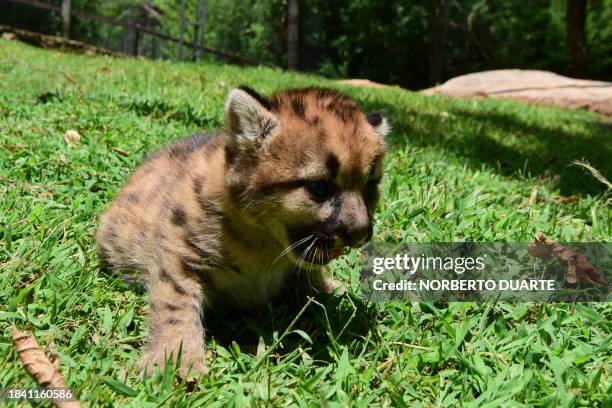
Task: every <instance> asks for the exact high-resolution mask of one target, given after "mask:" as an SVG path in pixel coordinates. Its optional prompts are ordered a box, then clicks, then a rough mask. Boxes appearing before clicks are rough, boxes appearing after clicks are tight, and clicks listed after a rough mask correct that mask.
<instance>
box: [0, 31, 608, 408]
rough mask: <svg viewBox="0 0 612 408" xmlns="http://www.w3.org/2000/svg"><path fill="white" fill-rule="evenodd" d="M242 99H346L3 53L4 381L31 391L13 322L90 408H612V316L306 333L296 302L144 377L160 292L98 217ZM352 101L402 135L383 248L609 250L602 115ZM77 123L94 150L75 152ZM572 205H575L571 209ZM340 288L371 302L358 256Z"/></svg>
mask: <svg viewBox="0 0 612 408" xmlns="http://www.w3.org/2000/svg"><path fill="white" fill-rule="evenodd" d="M239 84H248V85H250V86H252V87H254V88H256V89H258V90H261V91H263V92H271V91H273V90H276V89H280V88H286V87H294V86H304V85H312V84H318V85H333V84H332V83H331V82H329V81H326V80H323V79H321V78H318V77H313V76H306V75H298V74H291V73H285V72H281V71H274V70H270V69H263V68H238V67H232V66H221V65H213V64H197V65H196V64H185V63H183V64H179V63H167V62H150V61H142V60H138V59H110V58H92V57H85V56H77V55H67V54H61V53H57V52H52V51H43V50H37V49H33V48H30V47H28V46H24V45H20V44H18V43H15V42H9V41H5V40H0V144H1V146H0V190H1V198H0V228H1V230H0V239H1V240H0V270H1V272H0V273H1V277H2V279H1V281H0V309H1V310H2V311H1V312H0V366H1V367H2V369H1V370H0V387H24V386H33V382H32V381H31V380H30V379H29V378H28V377H27V375H26V373H25V372H24V370H23V368H22V367H21V365H20V363H19V362H18V359H17V356H16V354H15V352H14V351H13V349H12V346H11V340H10V326H11V324H13V323H15V324H16V325H17V326H18V327H19V328H22V329H28V330H31V331H33V333H34V334H35V335H36V336H37V338H38V340H39V341H40V342H41V343H42V344H43V345H44V346H45V347H47V348H52V349H54V350H56V351H57V352H58V353H59V354H60V356H61V363H62V371H63V373H64V375H65V377H66V378H67V381H68V383H69V385H70V386H71V387H73V388H74V389H76V391H77V394H78V396H79V398H80V399H81V400H82V401H86V402H88V403H89V404H90V405H91V406H100V405H103V406H104V405H106V406H108V405H112V404H115V405H117V406H119V405H121V406H125V405H130V406H134V407H141V406H159V405H165V406H200V405H206V406H244V405H252V406H260V405H273V406H284V405H289V404H293V405H295V406H318V405H320V404H321V405H324V406H329V407H333V406H347V405H355V406H369V405H380V406H427V407H433V406H491V407H500V406H533V405H535V406H550V407H555V406H601V407H606V406H607V407H610V406H612V397H610V395H612V382H611V379H610V370H611V368H612V364H611V362H610V361H611V359H610V355H611V350H612V341H611V337H610V329H611V323H610V322H611V318H612V308H611V306H610V304H609V303H608V304H605V303H602V304H595V303H590V304H515V305H509V304H477V303H435V304H431V303H413V304H410V303H384V304H363V303H360V302H359V301H357V300H355V299H354V298H353V297H349V296H344V297H332V298H317V299H316V300H315V301H314V302H312V303H310V304H309V305H308V307H307V308H306V309H305V310H304V312H303V314H301V315H299V318H298V319H297V320H296V323H295V326H293V327H290V324H291V322H292V321H293V320H294V318H295V317H296V315H297V311H296V310H295V309H293V308H289V307H280V308H275V309H268V310H262V311H260V312H257V313H256V315H255V316H250V317H249V316H237V317H236V318H235V319H230V320H228V321H221V322H216V323H215V324H216V325H217V326H218V327H217V328H216V330H215V331H214V332H213V337H212V338H210V339H209V340H208V346H209V355H210V360H209V361H210V365H211V369H212V374H211V375H209V376H207V377H202V378H199V379H197V381H195V382H186V381H182V380H178V379H176V378H175V377H174V375H173V373H172V372H171V371H168V372H164V373H158V374H157V375H156V376H154V377H153V378H150V379H142V378H141V377H139V376H138V374H137V373H136V371H135V369H133V368H132V367H133V363H134V361H135V360H136V358H137V357H138V355H139V349H140V347H141V343H142V341H143V339H144V338H145V334H146V320H145V318H144V312H145V308H146V301H145V297H144V295H143V294H142V293H139V292H136V291H134V290H132V289H131V288H129V287H128V286H127V285H126V284H124V283H123V282H121V280H119V279H118V278H116V277H113V276H108V275H105V274H103V273H101V272H100V270H99V264H98V260H97V257H96V253H95V247H94V239H93V236H94V232H95V228H96V222H97V218H98V216H99V215H100V214H101V212H102V211H103V209H104V207H105V205H106V204H107V203H108V202H109V201H110V200H111V199H112V197H113V195H114V194H115V192H116V191H117V190H118V189H119V188H120V187H121V185H122V184H123V183H124V182H125V181H126V178H127V177H128V176H129V174H130V173H131V171H132V170H133V169H134V167H135V166H136V165H137V164H138V163H139V161H140V160H141V158H142V155H143V154H144V153H147V152H151V151H153V150H155V149H157V148H158V147H160V146H162V145H165V144H167V143H169V142H171V141H173V140H175V139H177V138H179V137H182V136H185V135H187V134H189V133H190V132H194V131H195V130H197V129H205V130H214V129H217V128H219V126H220V125H221V121H222V106H223V98H224V96H225V94H226V93H227V91H228V90H229V89H230V88H231V87H233V86H235V85H239ZM341 89H343V90H345V91H346V92H347V93H349V94H350V95H352V96H353V97H355V98H356V99H357V100H358V101H359V102H360V103H361V104H362V105H363V106H365V107H367V108H381V107H382V108H385V109H387V110H388V111H389V113H390V116H391V120H392V121H393V122H394V124H395V131H394V133H393V134H392V136H390V137H389V144H390V153H389V155H388V157H387V160H386V172H385V174H386V178H385V181H384V186H383V200H382V202H381V205H380V207H379V210H378V212H377V216H376V225H375V239H378V240H391V241H397V240H404V241H419V242H427V241H463V240H474V241H523V242H525V241H530V240H531V239H532V237H533V235H534V233H535V232H537V231H541V232H544V233H546V234H547V235H549V236H550V237H552V238H554V239H556V240H559V241H610V237H611V236H612V222H611V215H612V213H611V209H610V205H609V199H610V195H609V193H606V192H605V190H604V188H605V187H604V186H603V184H601V183H599V182H598V181H597V180H595V179H594V178H593V177H592V176H591V175H590V174H588V173H586V172H585V171H584V170H582V169H581V168H579V167H576V166H571V165H570V163H571V161H572V160H574V159H583V158H584V159H586V160H588V161H589V162H590V163H591V164H593V165H594V166H595V167H597V168H598V169H599V170H600V171H602V173H603V174H604V175H606V176H607V177H608V178H610V177H611V176H612V168H611V166H612V160H611V157H612V151H611V149H612V142H611V140H612V131H611V128H610V125H609V124H607V125H606V124H604V123H603V122H602V119H601V117H598V116H596V115H594V114H590V113H587V112H583V111H566V110H561V109H557V108H546V107H530V106H526V105H521V104H516V103H512V102H508V101H493V100H479V101H476V100H451V99H445V98H441V97H423V96H420V95H418V94H413V93H408V92H405V91H401V90H398V89H387V90H368V89H355V88H341ZM68 129H76V130H77V131H78V132H79V133H80V134H81V137H82V140H81V144H80V145H78V146H76V147H73V148H70V147H68V146H67V144H66V143H65V142H64V140H63V135H64V132H65V131H66V130H68ZM560 194H562V195H566V196H567V195H572V194H576V195H577V196H578V200H577V201H575V202H570V203H566V204H559V203H557V202H556V201H555V197H557V196H558V195H560ZM607 200H608V201H607ZM331 273H332V274H333V275H335V276H336V277H338V278H339V279H341V280H343V281H344V282H346V283H347V285H350V286H351V287H352V288H353V290H356V289H357V287H358V275H359V268H358V259H357V252H356V251H353V252H351V253H350V254H349V255H347V256H346V257H344V258H342V259H340V260H338V261H336V263H335V264H334V265H332V268H331ZM298 310H299V308H298ZM288 328H289V329H290V330H288ZM257 350H259V353H257Z"/></svg>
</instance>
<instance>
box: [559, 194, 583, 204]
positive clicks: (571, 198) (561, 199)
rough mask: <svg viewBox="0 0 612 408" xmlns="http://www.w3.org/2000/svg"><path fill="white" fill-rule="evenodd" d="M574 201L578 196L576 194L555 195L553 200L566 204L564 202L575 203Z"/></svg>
mask: <svg viewBox="0 0 612 408" xmlns="http://www.w3.org/2000/svg"><path fill="white" fill-rule="evenodd" d="M576 201H578V196H577V195H571V196H561V195H560V196H556V197H555V202H556V203H557V204H566V203H575V202H576Z"/></svg>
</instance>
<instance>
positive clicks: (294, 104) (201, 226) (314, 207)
mask: <svg viewBox="0 0 612 408" xmlns="http://www.w3.org/2000/svg"><path fill="white" fill-rule="evenodd" d="M388 130H389V128H388V125H387V124H386V119H385V118H384V115H383V114H381V113H373V114H364V113H363V112H362V111H361V110H360V109H359V107H358V106H357V104H356V103H355V101H353V100H352V99H350V98H348V97H346V96H344V95H342V94H340V93H338V92H336V91H333V90H329V89H320V88H308V89H295V90H288V91H282V92H278V93H275V94H273V95H272V96H271V97H270V98H264V97H262V96H260V95H259V94H257V93H256V92H255V91H253V90H251V89H249V88H238V89H234V90H232V91H231V92H230V93H229V95H228V97H227V99H226V103H225V129H224V130H223V131H222V132H220V133H218V134H216V135H212V136H206V135H202V134H198V135H194V136H191V137H188V138H186V139H184V140H182V141H180V142H178V143H176V144H173V145H171V146H169V147H166V148H165V149H162V150H161V151H159V152H158V153H156V154H154V155H152V156H151V157H149V158H148V159H146V160H145V162H144V163H143V164H142V165H141V166H140V167H139V168H138V169H137V170H136V172H135V173H134V175H133V176H132V178H131V179H130V181H129V182H128V184H127V185H126V186H125V187H124V188H123V190H122V191H121V192H120V193H119V194H118V196H117V197H116V199H115V200H114V202H113V203H112V204H111V205H110V207H109V209H108V210H107V212H106V213H105V214H104V215H103V217H102V219H101V222H100V227H99V230H98V234H97V243H98V249H99V253H100V256H101V258H102V260H103V261H104V262H105V263H106V264H107V265H109V266H111V267H112V268H113V269H114V270H116V271H123V272H131V273H135V274H136V275H137V276H138V278H139V279H140V280H141V281H142V282H143V283H144V284H145V285H146V287H147V289H148V292H149V301H150V307H151V312H150V329H149V340H148V342H147V345H146V347H145V353H144V355H143V357H142V359H141V364H142V365H148V366H152V365H155V364H157V365H160V366H162V365H163V364H164V362H165V361H166V357H167V356H168V355H169V354H170V353H175V355H176V352H177V351H178V349H179V348H180V347H182V364H183V369H185V370H187V369H189V367H190V366H192V368H194V369H195V370H198V371H201V372H205V371H206V366H205V364H204V360H203V352H204V326H203V316H204V313H206V312H207V311H209V310H211V307H212V306H214V305H216V304H221V305H226V306H234V307H241V308H251V307H254V306H258V305H262V304H265V303H266V302H268V301H269V300H270V299H272V298H274V297H278V296H281V297H282V296H283V293H282V288H283V287H284V285H287V284H288V283H289V282H292V281H293V278H295V277H297V276H298V275H299V273H300V272H301V273H302V274H306V275H307V276H308V281H309V282H310V283H311V284H312V285H313V286H314V288H315V289H316V290H321V291H325V292H332V291H333V290H334V288H336V287H337V286H338V285H337V283H336V282H335V281H333V280H330V279H328V278H325V277H324V275H323V273H322V269H323V268H322V266H323V265H324V264H326V263H328V262H329V261H330V260H331V259H333V258H334V257H337V256H339V255H340V254H341V249H342V247H344V246H358V245H360V244H361V243H363V242H364V241H365V240H367V239H369V237H370V236H371V233H372V221H371V219H372V213H373V211H374V208H375V205H376V201H377V198H378V197H377V196H378V191H377V185H378V182H379V181H380V179H381V177H382V159H383V155H384V152H385V144H384V141H383V136H384V133H386V132H387V131H388Z"/></svg>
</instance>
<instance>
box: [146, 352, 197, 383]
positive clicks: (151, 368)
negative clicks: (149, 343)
mask: <svg viewBox="0 0 612 408" xmlns="http://www.w3.org/2000/svg"><path fill="white" fill-rule="evenodd" d="M177 350H178V348H177V349H176V350H172V356H171V355H170V351H169V350H168V349H164V350H148V351H146V352H145V353H144V354H143V356H142V357H140V359H139V360H138V362H137V363H136V366H137V367H138V371H140V372H141V373H142V374H146V375H147V376H151V375H153V373H155V367H159V369H160V370H162V371H163V369H164V367H165V365H166V364H170V365H172V368H174V366H175V365H176V355H177ZM180 371H181V375H182V376H183V377H187V376H188V375H189V373H190V372H191V373H192V374H199V375H206V374H208V372H209V369H208V367H207V366H206V364H205V363H204V357H203V356H202V353H199V354H198V353H190V352H185V351H183V352H182V354H181V368H180Z"/></svg>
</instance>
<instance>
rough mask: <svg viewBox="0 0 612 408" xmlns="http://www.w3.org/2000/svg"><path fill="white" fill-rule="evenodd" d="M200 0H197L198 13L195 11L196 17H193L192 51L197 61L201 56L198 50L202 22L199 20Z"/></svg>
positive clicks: (193, 57)
mask: <svg viewBox="0 0 612 408" xmlns="http://www.w3.org/2000/svg"><path fill="white" fill-rule="evenodd" d="M200 6H201V4H200V0H197V1H196V13H195V17H194V19H193V53H192V59H193V60H194V61H195V60H197V59H198V57H199V54H200V53H199V52H198V39H199V37H198V29H199V28H200V22H199V21H198V17H199V16H200Z"/></svg>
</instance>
